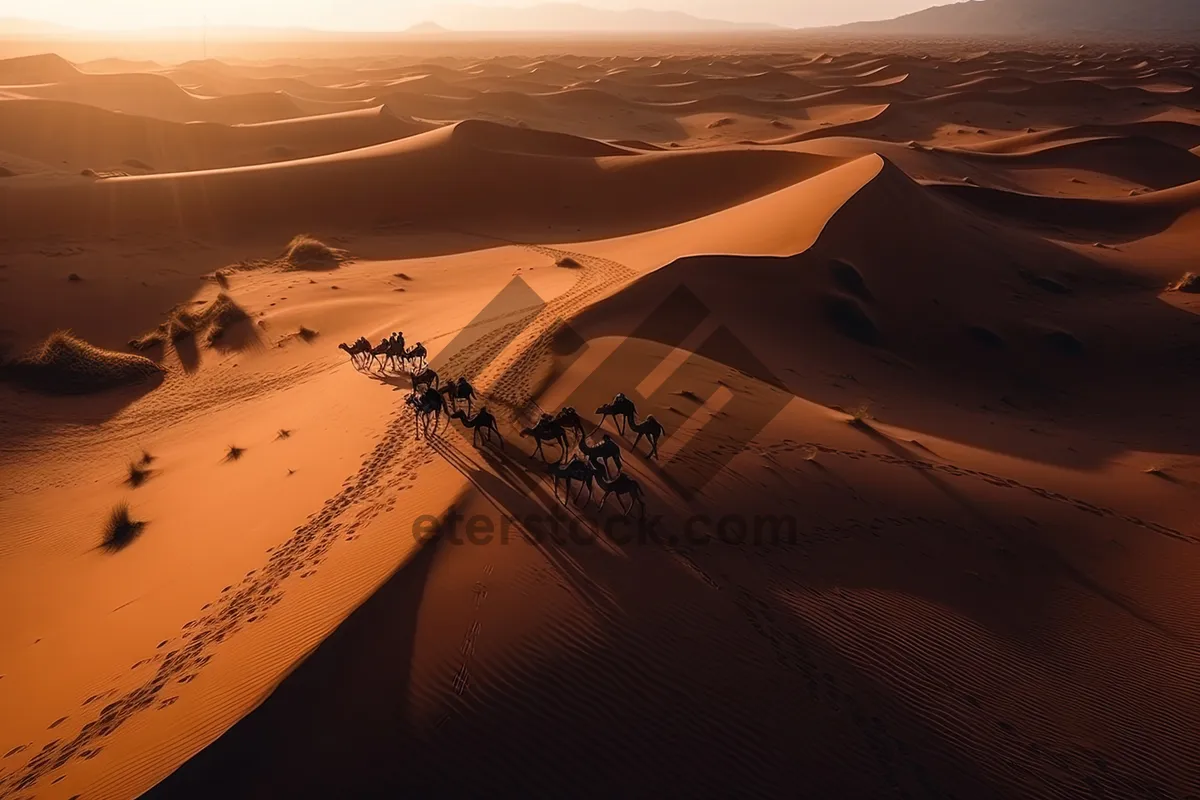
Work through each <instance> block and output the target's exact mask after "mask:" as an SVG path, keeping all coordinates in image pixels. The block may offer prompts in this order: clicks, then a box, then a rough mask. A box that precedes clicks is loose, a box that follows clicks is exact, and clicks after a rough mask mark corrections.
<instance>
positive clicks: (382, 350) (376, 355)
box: [371, 339, 392, 368]
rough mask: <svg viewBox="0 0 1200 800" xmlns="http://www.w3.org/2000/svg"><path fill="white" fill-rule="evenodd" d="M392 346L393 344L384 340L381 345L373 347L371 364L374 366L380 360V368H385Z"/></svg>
mask: <svg viewBox="0 0 1200 800" xmlns="http://www.w3.org/2000/svg"><path fill="white" fill-rule="evenodd" d="M391 346H392V345H391V342H389V341H388V340H387V339H383V340H381V341H380V342H379V344H377V345H375V346H374V347H372V348H371V363H372V364H374V363H375V360H376V359H378V360H379V362H380V364H379V366H380V368H383V367H385V366H386V365H387V355H388V351H389V350H390V349H391Z"/></svg>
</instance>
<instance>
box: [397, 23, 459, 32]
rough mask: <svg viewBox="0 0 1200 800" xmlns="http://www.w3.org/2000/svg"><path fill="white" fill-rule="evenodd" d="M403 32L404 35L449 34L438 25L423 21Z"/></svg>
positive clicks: (446, 29) (447, 30)
mask: <svg viewBox="0 0 1200 800" xmlns="http://www.w3.org/2000/svg"><path fill="white" fill-rule="evenodd" d="M404 32H405V33H449V32H450V31H449V29H448V28H444V27H442V26H441V25H438V24H437V23H436V22H429V21H425V22H418V23H417V24H416V25H413V26H411V27H410V28H408V29H407V30H405V31H404Z"/></svg>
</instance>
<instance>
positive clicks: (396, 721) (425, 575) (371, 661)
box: [143, 532, 447, 800]
mask: <svg viewBox="0 0 1200 800" xmlns="http://www.w3.org/2000/svg"><path fill="white" fill-rule="evenodd" d="M446 555H447V554H446V553H445V552H444V551H443V545H442V541H441V535H440V533H437V532H435V533H434V534H433V535H432V536H431V537H430V538H428V539H427V540H426V541H424V542H423V543H422V544H420V546H419V547H418V548H417V550H416V552H415V554H414V555H413V556H412V557H411V558H410V559H409V560H408V561H407V562H405V563H404V564H403V565H402V566H401V567H400V568H399V569H398V570H397V571H396V572H395V573H394V574H393V575H392V577H391V578H390V579H389V580H388V581H387V582H386V583H385V584H384V585H383V586H382V587H381V588H380V589H379V590H378V591H376V592H375V594H373V595H372V596H371V597H370V598H369V599H368V600H367V601H366V602H365V603H363V604H362V605H361V606H360V607H359V608H357V609H356V610H355V611H354V612H353V613H352V614H351V615H350V616H349V617H347V618H346V620H345V621H344V622H342V624H341V625H339V626H338V628H337V629H336V630H335V631H334V632H333V633H332V634H330V636H329V637H328V638H327V639H325V641H323V642H321V644H320V645H319V646H318V647H316V648H315V649H314V650H313V651H312V653H310V654H309V655H308V656H307V657H306V658H305V659H304V660H303V661H302V662H301V663H300V664H299V665H298V666H297V667H296V669H294V670H293V671H292V672H291V673H290V674H289V675H288V676H287V677H286V678H285V679H284V680H283V681H282V682H281V683H280V684H279V685H278V686H277V687H275V689H274V690H273V691H272V693H271V695H270V697H269V698H268V699H267V702H266V703H265V704H264V705H262V706H261V707H259V708H258V709H257V710H256V711H254V712H253V713H251V714H250V715H249V716H247V717H246V718H245V719H243V720H242V721H241V722H239V723H238V724H237V725H235V726H233V727H232V728H231V729H230V730H228V731H227V732H226V733H225V734H224V735H223V736H222V737H221V739H219V740H218V741H217V743H215V744H214V745H211V746H210V747H208V748H206V749H205V750H204V751H202V752H201V753H200V754H199V755H197V756H196V757H194V758H193V759H192V760H190V761H189V762H188V763H187V764H186V765H185V766H184V767H183V768H182V769H180V770H178V771H177V772H175V773H174V774H173V775H171V776H170V777H169V778H167V779H166V780H165V781H163V782H162V783H160V784H159V785H158V786H156V787H154V788H153V789H151V790H150V791H149V792H148V793H146V794H145V795H143V797H146V798H150V799H151V800H153V799H155V798H190V797H194V798H201V797H204V798H208V797H213V796H216V795H220V796H224V797H253V796H263V795H264V794H267V795H275V794H278V793H279V792H283V793H284V794H286V795H288V796H292V797H314V798H315V797H332V796H347V793H350V794H355V793H358V792H364V791H370V790H371V787H372V786H378V785H379V783H380V782H381V781H382V780H384V778H385V776H386V775H388V774H389V772H390V769H391V768H392V766H393V765H394V764H395V763H396V759H397V758H401V757H403V755H404V753H405V748H406V747H408V746H409V743H410V742H412V741H415V740H416V739H417V738H418V737H419V736H420V735H421V730H422V727H423V726H422V724H421V723H419V722H418V721H417V719H415V718H414V716H413V708H412V705H411V703H412V697H411V687H410V686H409V681H410V675H411V671H412V668H413V659H414V654H415V647H416V636H417V621H418V619H419V615H420V612H421V601H422V598H423V597H424V595H425V592H426V591H427V583H428V581H429V579H430V576H431V574H432V573H433V571H434V568H435V566H436V564H437V563H438V561H439V560H440V559H442V558H445V557H446ZM351 654H359V655H361V657H357V656H356V657H353V658H351V657H350V656H351ZM365 687H374V688H372V689H371V690H369V691H363V689H364V688H365ZM227 744H232V745H233V746H232V748H227ZM317 763H323V764H330V765H333V764H336V765H338V766H336V767H334V768H333V769H332V770H329V771H326V770H314V769H310V768H305V769H296V768H295V767H296V765H297V764H309V765H310V766H311V765H313V764H317ZM214 792H215V793H216V795H214ZM360 796H362V795H360Z"/></svg>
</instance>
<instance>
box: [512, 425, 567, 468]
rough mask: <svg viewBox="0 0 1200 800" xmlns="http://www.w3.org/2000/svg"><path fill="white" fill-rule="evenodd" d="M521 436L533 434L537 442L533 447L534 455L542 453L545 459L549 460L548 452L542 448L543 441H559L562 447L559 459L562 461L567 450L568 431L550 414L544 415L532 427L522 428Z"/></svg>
mask: <svg viewBox="0 0 1200 800" xmlns="http://www.w3.org/2000/svg"><path fill="white" fill-rule="evenodd" d="M521 436H532V437H533V439H534V441H536V442H537V447H535V448H534V449H533V453H532V455H541V457H542V460H543V461H547V462H548V461H549V460H550V459H548V458H546V453H545V452H544V451H543V450H542V442H557V443H558V446H559V447H560V448H561V449H562V453H561V454H559V457H558V460H559V461H562V457H563V455H565V454H566V452H567V432H566V431H565V430H563V426H562V425H559V424H558V423H557V422H555V421H554V420H553V419H551V418H550V417H549V415H542V418H541V420H539V421H538V424H537V425H534V426H533V427H532V428H522V429H521Z"/></svg>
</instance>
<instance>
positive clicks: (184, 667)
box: [0, 245, 635, 795]
mask: <svg viewBox="0 0 1200 800" xmlns="http://www.w3.org/2000/svg"><path fill="white" fill-rule="evenodd" d="M522 246H525V247H527V248H528V249H531V250H534V251H535V252H539V253H542V254H545V255H549V256H553V257H555V258H558V257H562V256H568V255H569V256H571V257H573V258H575V259H576V260H577V261H578V262H579V263H580V264H582V265H583V268H582V269H580V270H578V272H577V279H576V281H575V283H574V284H573V285H572V287H571V288H570V289H568V290H567V291H566V292H565V293H563V294H562V295H559V296H558V297H556V298H553V299H552V300H550V301H549V302H547V303H545V305H544V306H542V307H541V308H540V309H538V310H537V312H536V313H535V314H533V315H526V316H523V317H522V318H521V319H518V320H515V321H514V322H510V323H508V324H507V325H503V326H501V327H499V328H497V329H494V330H491V331H489V332H488V333H487V334H485V335H483V336H482V337H480V339H479V340H478V341H476V342H475V343H473V345H472V347H471V348H470V350H465V351H462V352H459V353H455V354H454V355H453V356H452V357H451V358H450V360H449V361H448V362H447V364H446V366H445V370H446V371H447V372H448V373H449V372H457V373H458V374H470V375H476V376H479V378H478V384H479V386H480V388H481V389H482V391H483V392H484V393H485V394H487V395H488V396H489V398H490V399H492V400H493V401H494V402H496V403H497V404H499V405H503V406H505V407H508V408H511V409H522V408H524V407H526V406H527V405H528V403H529V401H530V400H531V399H532V397H531V395H530V393H531V392H532V388H531V386H530V384H529V378H528V376H527V374H526V373H529V372H531V371H532V370H533V368H534V367H535V366H537V365H538V364H540V363H541V362H542V361H543V360H545V359H548V358H551V357H552V355H553V354H552V351H551V347H550V344H551V341H552V336H553V333H554V328H555V326H557V325H558V324H560V322H561V320H563V319H566V318H568V317H569V316H570V315H571V314H573V313H575V312H576V311H579V310H581V309H582V308H583V307H584V306H586V305H587V303H588V302H589V300H590V299H591V298H593V297H595V296H596V295H597V294H598V293H600V292H602V291H605V290H606V289H608V288H610V287H612V286H614V285H615V284H617V283H619V282H621V281H622V280H628V279H631V278H632V277H633V276H634V274H635V273H634V272H633V270H631V269H629V268H628V267H625V266H624V265H622V264H618V263H617V262H615V261H610V260H608V259H602V258H595V257H592V256H588V255H586V254H583V253H573V252H568V251H562V250H556V249H553V248H548V247H541V246H538V245H522ZM519 335H524V336H526V337H528V339H530V340H531V344H530V345H529V346H528V347H527V348H526V349H525V350H524V351H523V352H522V353H521V355H520V356H518V357H517V358H516V359H514V360H513V363H515V364H518V365H520V366H521V369H518V370H513V369H511V368H510V369H506V370H505V371H504V372H502V373H501V375H502V377H500V378H495V377H493V378H492V381H493V382H494V385H493V384H491V383H489V380H488V378H489V373H490V374H491V375H493V376H494V374H495V373H496V372H497V371H498V370H497V369H496V367H497V364H496V363H495V361H496V359H497V358H498V357H499V355H500V354H501V352H503V351H504V350H505V349H506V348H507V347H508V346H509V344H510V343H512V342H513V341H514V339H516V338H517V337H518V336H519ZM227 399H228V398H227ZM235 399H236V398H235ZM410 425H411V420H410V417H409V416H408V415H407V414H405V413H404V409H400V408H398V409H397V410H396V411H395V412H393V414H392V416H391V418H390V419H389V420H388V422H387V425H386V427H385V429H384V433H383V436H382V437H381V439H380V441H379V442H378V444H376V446H375V447H374V448H373V449H372V450H371V452H370V453H368V454H366V456H365V457H364V461H363V463H362V464H361V465H360V467H359V469H358V471H357V472H356V473H355V475H354V476H352V477H351V478H350V479H348V480H347V481H346V483H345V484H343V488H342V489H341V491H339V492H338V493H337V494H336V495H334V496H333V497H331V498H329V499H328V500H326V501H325V503H324V504H323V506H322V508H321V509H320V510H319V511H317V512H316V513H315V514H313V515H312V516H311V517H309V519H308V521H307V522H306V523H305V524H303V525H301V526H299V527H297V528H296V529H295V530H294V531H293V533H292V536H291V538H289V539H288V540H287V541H285V542H283V543H281V544H279V545H277V546H275V547H273V548H271V549H269V550H268V551H267V552H268V554H269V555H268V560H267V563H266V564H265V565H264V566H263V567H261V568H260V569H259V570H258V571H257V572H256V573H254V574H250V575H247V576H246V577H245V578H243V579H242V581H241V582H240V583H238V584H237V585H236V586H234V585H230V586H226V587H225V588H224V589H223V590H222V591H221V594H220V596H219V597H218V599H216V600H214V601H213V602H211V603H207V604H205V605H204V606H203V607H202V609H201V611H202V615H201V616H200V617H199V618H197V619H195V620H191V621H190V622H188V623H187V624H186V625H185V626H183V628H182V629H181V632H180V635H179V636H178V637H177V638H176V639H175V640H164V641H163V642H161V643H159V645H158V647H157V648H156V649H159V650H162V649H164V648H166V647H167V646H168V645H169V644H172V643H173V642H178V645H177V646H176V647H175V648H174V649H171V650H170V651H169V652H167V653H165V654H160V655H161V659H160V660H158V661H157V662H155V663H157V668H156V669H155V670H154V672H153V673H152V674H151V675H149V676H148V678H147V679H146V680H144V681H143V682H142V683H140V684H139V685H137V686H135V687H134V688H132V689H128V690H126V691H124V692H123V693H121V694H120V697H119V699H117V700H116V701H115V702H113V703H110V704H108V705H107V706H106V707H105V708H104V710H103V711H102V712H101V713H100V714H99V715H96V716H93V717H92V718H91V719H89V721H87V722H85V723H84V725H83V727H82V728H81V730H80V731H79V733H78V734H77V735H76V736H75V737H73V738H71V739H69V740H66V741H55V742H51V743H49V744H47V745H46V746H45V747H43V749H42V750H41V751H39V752H38V753H37V754H36V755H35V756H34V757H33V758H31V759H29V760H28V761H27V762H26V763H25V764H24V765H23V766H21V767H20V768H19V769H17V770H15V771H13V772H11V773H8V774H6V775H3V776H0V795H6V794H8V793H9V792H19V791H24V790H27V789H29V788H31V787H33V786H34V785H36V784H37V783H38V782H40V781H41V780H43V779H44V778H46V777H48V776H49V775H50V774H51V773H57V772H59V771H60V770H61V769H62V768H63V767H64V766H66V765H67V764H68V763H70V762H71V761H72V760H73V759H75V758H92V757H94V756H95V755H96V754H97V753H99V751H100V748H99V747H98V746H97V743H98V742H100V741H102V740H103V739H104V738H106V737H108V736H110V735H111V734H112V733H114V732H115V731H117V730H118V729H119V728H120V727H121V726H122V725H124V724H125V723H126V722H128V721H129V720H130V719H131V718H132V717H133V716H135V715H136V714H138V713H140V712H142V711H145V710H149V709H153V708H159V709H162V708H166V707H168V706H170V705H171V704H173V703H174V702H176V700H177V699H178V698H177V697H172V698H167V699H163V700H160V699H159V696H160V695H161V694H162V693H163V691H164V690H165V689H166V688H167V687H168V686H170V685H172V684H173V683H176V682H178V681H180V680H181V679H184V678H186V679H187V680H188V681H190V680H192V679H193V678H194V677H195V675H196V673H197V672H198V671H199V670H200V669H201V668H202V667H203V665H204V664H206V663H207V662H208V660H209V659H211V657H212V656H211V653H210V652H209V651H210V650H211V649H212V648H213V647H214V646H215V645H217V644H219V643H221V642H223V641H224V640H226V639H228V638H230V637H232V636H233V635H234V634H236V633H237V632H238V631H240V630H241V629H242V628H243V627H245V625H247V624H249V622H250V620H251V618H254V619H260V618H261V617H262V615H263V612H265V611H266V610H268V609H270V608H272V607H274V606H275V605H277V604H278V603H279V602H280V600H281V599H282V597H283V592H284V588H283V584H284V582H285V581H286V580H287V579H288V578H289V577H291V576H293V575H299V574H301V573H303V574H306V575H311V574H312V573H313V568H314V567H315V566H317V565H318V564H320V563H321V561H322V560H323V559H324V557H325V555H326V554H327V553H328V551H329V549H330V548H332V547H333V545H334V544H335V543H336V542H337V541H338V540H340V539H342V538H345V537H349V536H352V535H354V534H355V533H357V531H358V530H359V528H360V527H361V526H362V525H365V524H367V523H368V522H370V521H371V520H372V519H374V518H375V517H376V516H378V515H379V514H381V513H384V512H386V511H387V510H388V509H389V507H390V506H389V503H388V499H390V498H387V497H386V496H385V494H381V493H378V492H377V490H379V489H388V490H392V491H394V490H395V489H396V487H398V486H401V485H406V484H411V483H412V482H413V481H414V480H415V478H416V473H417V471H418V470H419V469H420V468H421V467H422V466H425V465H427V464H430V463H432V462H433V460H434V458H435V457H436V455H435V453H434V452H433V451H432V449H431V448H429V447H427V446H425V445H424V442H423V441H422V440H419V439H415V438H413V437H411V436H410V435H409V432H410ZM357 506H362V511H361V512H360V513H358V514H356V517H355V519H354V521H353V522H348V521H346V520H345V519H344V518H343V517H344V515H345V513H346V512H347V510H349V509H351V508H354V507H357ZM391 507H394V504H393V505H392V506H391ZM474 636H478V629H476V631H475V634H474ZM472 642H474V639H472ZM473 647H474V644H472V645H471V649H473ZM141 663H143V662H139V664H141ZM468 685H469V669H468V664H467V663H464V664H463V666H462V668H461V669H460V672H459V674H458V675H456V677H455V680H454V690H455V692H456V693H458V694H462V693H464V692H465V691H466V690H467V687H468ZM114 694H117V690H115V689H113V690H109V692H107V693H106V694H105V695H103V696H92V697H90V698H88V699H87V700H86V701H84V703H83V706H84V707H87V706H90V705H91V704H92V703H94V702H96V701H97V700H99V699H102V698H107V697H110V696H112V695H114ZM26 747H28V745H26V746H24V747H22V748H21V749H18V750H16V751H14V752H13V753H10V755H17V754H19V753H21V752H23V751H24V749H25V748H26Z"/></svg>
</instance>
